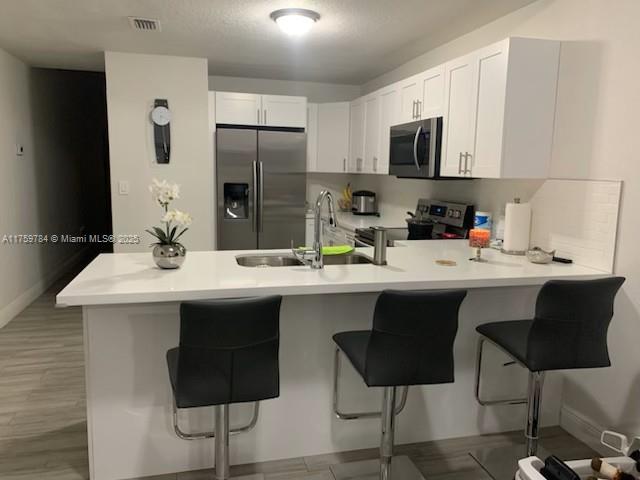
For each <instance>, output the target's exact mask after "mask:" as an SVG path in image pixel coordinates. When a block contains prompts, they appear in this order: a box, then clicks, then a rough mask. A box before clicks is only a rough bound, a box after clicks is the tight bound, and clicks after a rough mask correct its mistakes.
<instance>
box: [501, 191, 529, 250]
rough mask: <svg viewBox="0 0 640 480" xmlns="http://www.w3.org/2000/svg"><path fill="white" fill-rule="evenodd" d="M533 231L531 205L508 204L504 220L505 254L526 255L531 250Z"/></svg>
mask: <svg viewBox="0 0 640 480" xmlns="http://www.w3.org/2000/svg"><path fill="white" fill-rule="evenodd" d="M530 230H531V205H529V204H528V203H519V202H514V203H507V207H506V209H505V219H504V242H503V244H502V250H503V251H504V252H505V253H511V254H515V255H524V254H525V253H526V251H527V250H528V249H529V235H530Z"/></svg>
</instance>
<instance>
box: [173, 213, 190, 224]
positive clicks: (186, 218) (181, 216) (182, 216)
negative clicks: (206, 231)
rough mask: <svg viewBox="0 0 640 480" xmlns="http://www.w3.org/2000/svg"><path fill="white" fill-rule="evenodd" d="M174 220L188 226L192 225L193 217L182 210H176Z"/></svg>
mask: <svg viewBox="0 0 640 480" xmlns="http://www.w3.org/2000/svg"><path fill="white" fill-rule="evenodd" d="M174 212H175V216H174V220H175V222H176V223H177V224H178V225H182V226H183V227H187V226H189V225H191V222H192V218H191V215H189V214H188V213H186V212H181V211H180V210H175V211H174Z"/></svg>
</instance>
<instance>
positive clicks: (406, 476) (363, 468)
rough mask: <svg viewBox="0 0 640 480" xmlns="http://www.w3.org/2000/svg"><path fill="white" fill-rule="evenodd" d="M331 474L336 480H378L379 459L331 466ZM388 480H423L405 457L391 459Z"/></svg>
mask: <svg viewBox="0 0 640 480" xmlns="http://www.w3.org/2000/svg"><path fill="white" fill-rule="evenodd" d="M331 473H333V476H334V477H335V479H336V480H379V478H380V459H379V458H376V459H374V460H362V461H359V462H348V463H340V464H337V465H332V466H331ZM390 478H392V479H393V480H425V479H424V476H423V475H422V474H421V473H420V470H418V467H416V465H415V464H414V463H413V462H412V461H411V459H409V457H407V456H406V455H399V456H397V457H396V456H394V457H392V458H391V475H390Z"/></svg>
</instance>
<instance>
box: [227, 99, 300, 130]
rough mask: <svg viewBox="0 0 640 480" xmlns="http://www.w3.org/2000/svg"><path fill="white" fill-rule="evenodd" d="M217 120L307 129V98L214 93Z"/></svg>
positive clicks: (239, 123)
mask: <svg viewBox="0 0 640 480" xmlns="http://www.w3.org/2000/svg"><path fill="white" fill-rule="evenodd" d="M216 121H217V122H218V123H225V124H230V125H265V126H271V127H296V128H306V127H307V99H306V98H305V97H294V96H288V95H256V94H253V93H235V92H216Z"/></svg>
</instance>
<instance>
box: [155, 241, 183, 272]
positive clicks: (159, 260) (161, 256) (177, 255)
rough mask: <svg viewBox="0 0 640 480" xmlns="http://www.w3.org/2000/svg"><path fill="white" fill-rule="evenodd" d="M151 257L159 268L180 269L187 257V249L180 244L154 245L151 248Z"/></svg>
mask: <svg viewBox="0 0 640 480" xmlns="http://www.w3.org/2000/svg"><path fill="white" fill-rule="evenodd" d="M152 255H153V261H154V262H156V265H157V266H158V267H160V268H165V269H173V268H180V265H182V264H183V263H184V259H185V257H186V255H187V249H186V248H184V245H182V244H180V243H177V244H175V245H156V246H155V247H153V252H152Z"/></svg>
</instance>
